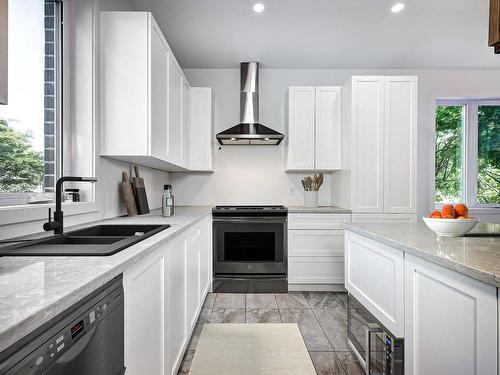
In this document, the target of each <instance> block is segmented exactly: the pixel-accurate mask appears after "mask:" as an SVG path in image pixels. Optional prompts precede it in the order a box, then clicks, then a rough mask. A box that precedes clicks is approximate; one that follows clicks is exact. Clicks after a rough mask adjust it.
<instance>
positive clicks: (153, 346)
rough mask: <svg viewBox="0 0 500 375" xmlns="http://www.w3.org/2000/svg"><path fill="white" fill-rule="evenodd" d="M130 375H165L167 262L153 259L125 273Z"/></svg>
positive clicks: (124, 284) (159, 257)
mask: <svg viewBox="0 0 500 375" xmlns="http://www.w3.org/2000/svg"><path fill="white" fill-rule="evenodd" d="M123 289H124V294H125V366H126V367H127V374H130V375H139V374H151V375H163V374H164V362H163V359H164V350H163V348H164V335H163V333H164V324H163V322H164V320H163V319H164V306H165V305H164V296H165V293H164V263H163V257H162V256H160V255H158V256H156V255H154V256H150V257H148V258H146V259H144V260H142V261H141V262H139V263H138V264H136V265H135V266H134V267H132V268H130V269H128V270H127V271H125V272H124V273H123Z"/></svg>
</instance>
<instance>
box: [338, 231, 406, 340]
mask: <svg viewBox="0 0 500 375" xmlns="http://www.w3.org/2000/svg"><path fill="white" fill-rule="evenodd" d="M345 262H346V264H345V287H346V289H347V290H348V291H349V293H351V294H352V295H353V296H354V297H355V298H356V299H357V300H358V301H359V302H361V304H363V306H365V307H366V308H367V309H368V311H370V312H371V313H372V314H373V316H375V318H377V319H378V320H379V321H380V322H381V323H382V324H383V325H384V326H385V327H386V328H387V329H388V330H389V331H391V332H392V334H394V335H395V336H396V337H404V255H403V252H402V251H400V250H397V249H394V248H392V247H389V246H385V245H383V244H381V243H379V242H376V241H373V240H371V239H369V238H366V237H363V236H360V235H357V234H355V233H353V232H350V231H346V232H345Z"/></svg>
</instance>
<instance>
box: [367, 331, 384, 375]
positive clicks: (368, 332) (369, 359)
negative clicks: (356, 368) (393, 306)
mask: <svg viewBox="0 0 500 375" xmlns="http://www.w3.org/2000/svg"><path fill="white" fill-rule="evenodd" d="M365 329H366V336H365V337H366V352H365V365H366V366H365V373H366V375H370V363H371V356H370V353H371V351H372V348H371V345H372V344H371V342H372V333H383V332H384V330H383V329H381V328H380V327H378V326H371V327H366V328H365Z"/></svg>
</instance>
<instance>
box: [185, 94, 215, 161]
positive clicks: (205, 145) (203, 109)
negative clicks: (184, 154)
mask: <svg viewBox="0 0 500 375" xmlns="http://www.w3.org/2000/svg"><path fill="white" fill-rule="evenodd" d="M190 151H191V160H190V163H191V168H190V169H192V170H200V171H210V170H211V169H212V89H210V88H209V87H191V150H190Z"/></svg>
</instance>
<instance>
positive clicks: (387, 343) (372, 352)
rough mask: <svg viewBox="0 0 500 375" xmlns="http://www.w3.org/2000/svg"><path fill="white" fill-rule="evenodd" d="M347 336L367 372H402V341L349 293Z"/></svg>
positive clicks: (391, 374)
mask: <svg viewBox="0 0 500 375" xmlns="http://www.w3.org/2000/svg"><path fill="white" fill-rule="evenodd" d="M347 338H348V343H349V346H350V347H351V349H352V350H353V351H354V353H355V354H356V356H357V357H358V359H359V361H360V364H361V366H362V367H363V368H364V370H365V373H366V374H372V375H379V374H384V375H385V374H390V375H403V374H404V340H403V339H402V338H397V337H395V336H394V335H392V334H391V333H390V332H389V331H388V330H387V329H386V328H385V327H384V326H383V325H382V324H381V323H380V322H379V321H378V320H377V319H376V318H375V317H374V316H373V315H372V314H370V312H369V311H368V310H367V309H366V308H365V307H363V305H361V303H360V302H359V301H358V300H356V298H354V297H353V296H352V295H351V294H350V293H349V294H348V297H347Z"/></svg>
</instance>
